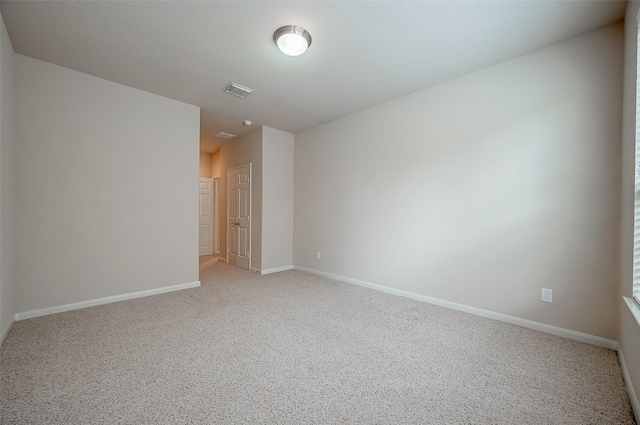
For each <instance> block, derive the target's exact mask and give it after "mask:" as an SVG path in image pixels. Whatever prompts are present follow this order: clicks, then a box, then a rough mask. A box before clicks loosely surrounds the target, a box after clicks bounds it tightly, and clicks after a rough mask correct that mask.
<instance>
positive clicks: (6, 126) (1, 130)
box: [0, 19, 16, 344]
mask: <svg viewBox="0 0 640 425" xmlns="http://www.w3.org/2000/svg"><path fill="white" fill-rule="evenodd" d="M0 23H1V27H2V28H0V344H2V342H3V341H4V338H5V337H6V335H7V333H8V332H9V329H10V327H11V324H12V323H13V318H14V315H15V302H16V299H15V267H14V256H13V241H14V234H15V232H14V227H15V226H14V209H13V207H14V204H15V192H14V184H15V180H14V172H15V168H14V162H15V149H14V145H15V142H14V140H15V137H14V125H13V118H14V113H13V98H14V89H13V82H14V75H13V58H14V56H15V54H14V53H13V47H12V46H11V41H10V40H9V36H8V35H7V30H6V29H5V26H4V21H2V19H0Z"/></svg>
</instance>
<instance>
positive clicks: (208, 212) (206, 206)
mask: <svg viewBox="0 0 640 425" xmlns="http://www.w3.org/2000/svg"><path fill="white" fill-rule="evenodd" d="M212 254H213V181H212V180H211V179H207V178H203V177H200V255H212Z"/></svg>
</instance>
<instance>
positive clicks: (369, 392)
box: [0, 262, 634, 424]
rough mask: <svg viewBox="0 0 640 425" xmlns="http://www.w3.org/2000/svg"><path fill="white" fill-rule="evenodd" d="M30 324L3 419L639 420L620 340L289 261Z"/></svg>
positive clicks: (4, 368) (16, 353)
mask: <svg viewBox="0 0 640 425" xmlns="http://www.w3.org/2000/svg"><path fill="white" fill-rule="evenodd" d="M201 274H202V275H201V281H202V287H201V288H196V289H188V290H184V291H180V292H174V293H170V294H163V295H156V296H153V297H149V298H142V299H136V300H131V301H124V302H120V303H115V304H109V305H104V306H97V307H92V308H87V309H83V310H76V311H71V312H66V313H60V314H55V315H51V316H47V317H41V318H36V319H31V320H25V321H21V322H17V323H16V324H15V326H14V327H13V329H12V331H11V333H10V334H9V336H8V338H7V340H6V342H5V343H4V345H3V346H2V348H1V349H0V367H1V370H0V378H1V381H0V383H1V385H2V387H1V389H0V402H1V405H2V406H1V415H2V416H1V417H0V422H1V423H2V424H117V423H122V424H240V423H242V424H425V423H430V424H485V423H486V424H632V423H634V422H633V417H632V414H631V408H630V404H629V399H628V397H627V394H626V392H625V388H624V383H623V380H622V376H621V371H620V366H619V364H618V360H617V357H616V353H615V352H613V351H610V350H606V349H602V348H598V347H594V346H590V345H587V344H582V343H578V342H575V341H570V340H566V339H563V338H559V337H556V336H552V335H548V334H544V333H540V332H536V331H532V330H529V329H525V328H521V327H518V326H513V325H509V324H505V323H501V322H496V321H492V320H489V319H484V318H480V317H476V316H472V315H469V314H465V313H461V312H457V311H452V310H447V309H444V308H441V307H437V306H432V305H429V304H424V303H420V302H417V301H414V300H410V299H405V298H401V297H396V296H393V295H389V294H385V293H380V292H376V291H373V290H369V289H365V288H360V287H358V286H353V285H348V284H344V283H339V282H335V281H331V280H328V279H324V278H321V277H317V276H312V275H308V274H305V273H301V272H297V271H287V272H282V273H276V274H273V275H268V276H259V275H257V274H254V273H250V272H247V271H244V270H240V269H237V268H235V267H232V266H229V265H227V264H225V263H223V262H218V263H214V264H210V265H208V266H207V267H206V268H205V269H204V270H202V271H201Z"/></svg>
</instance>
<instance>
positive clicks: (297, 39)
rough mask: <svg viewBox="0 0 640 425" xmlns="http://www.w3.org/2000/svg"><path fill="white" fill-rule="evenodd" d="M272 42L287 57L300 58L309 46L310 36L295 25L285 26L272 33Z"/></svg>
mask: <svg viewBox="0 0 640 425" xmlns="http://www.w3.org/2000/svg"><path fill="white" fill-rule="evenodd" d="M273 41H275V43H276V44H277V45H278V48H279V49H280V50H282V53H284V54H285V55H289V56H300V55H301V54H303V53H304V52H306V51H307V49H308V48H309V46H311V34H309V32H308V31H307V30H306V29H304V28H302V27H299V26H297V25H285V26H284V27H280V28H278V29H277V30H276V32H274V33H273Z"/></svg>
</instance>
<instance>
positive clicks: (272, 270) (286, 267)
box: [260, 266, 293, 274]
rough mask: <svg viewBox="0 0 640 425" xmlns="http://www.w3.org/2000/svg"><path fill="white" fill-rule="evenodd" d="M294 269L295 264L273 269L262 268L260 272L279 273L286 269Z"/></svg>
mask: <svg viewBox="0 0 640 425" xmlns="http://www.w3.org/2000/svg"><path fill="white" fill-rule="evenodd" d="M292 269H293V266H282V267H273V268H271V269H265V270H261V271H260V274H271V273H278V272H283V271H285V270H292Z"/></svg>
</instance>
